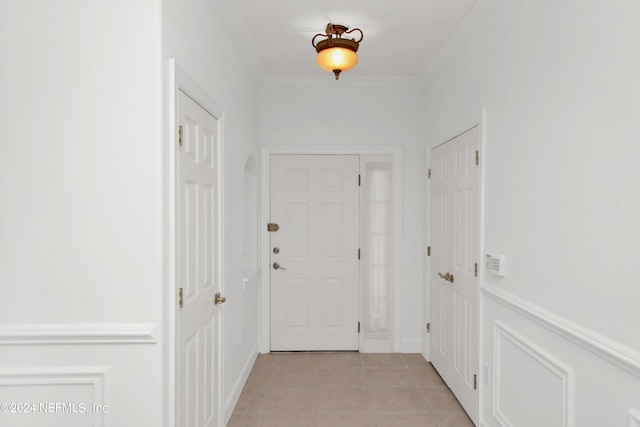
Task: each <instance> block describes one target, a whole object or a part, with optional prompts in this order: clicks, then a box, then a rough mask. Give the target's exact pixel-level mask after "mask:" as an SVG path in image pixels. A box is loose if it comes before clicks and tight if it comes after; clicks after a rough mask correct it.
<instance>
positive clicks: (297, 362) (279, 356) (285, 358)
mask: <svg viewBox="0 0 640 427" xmlns="http://www.w3.org/2000/svg"><path fill="white" fill-rule="evenodd" d="M269 355H270V356H271V357H272V358H273V360H274V365H273V367H274V369H295V368H317V367H318V362H319V361H320V358H319V357H318V355H317V354H316V353H269Z"/></svg>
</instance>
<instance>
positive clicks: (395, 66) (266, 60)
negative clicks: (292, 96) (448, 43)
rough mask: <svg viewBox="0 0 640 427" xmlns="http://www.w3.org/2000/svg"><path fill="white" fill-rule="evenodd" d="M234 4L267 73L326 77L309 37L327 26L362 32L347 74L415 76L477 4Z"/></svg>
mask: <svg viewBox="0 0 640 427" xmlns="http://www.w3.org/2000/svg"><path fill="white" fill-rule="evenodd" d="M233 1H234V3H235V5H236V8H237V10H238V12H239V14H240V17H241V19H242V20H243V21H244V24H245V26H246V28H247V31H248V32H249V36H250V38H251V40H252V43H253V45H254V46H255V49H256V50H257V52H258V55H259V56H260V59H261V61H262V65H263V66H264V69H265V72H266V74H267V75H320V74H323V73H325V74H327V75H328V73H327V72H326V71H322V70H321V69H320V68H319V67H318V66H317V65H316V61H315V55H316V52H315V49H314V48H313V46H312V45H311V39H312V38H313V36H314V35H315V34H318V33H324V29H325V27H326V25H327V23H329V22H331V23H336V24H343V25H346V26H348V27H349V28H354V27H358V28H360V29H361V30H362V31H363V33H364V39H363V40H362V42H361V43H360V48H359V49H358V56H359V62H358V65H357V66H356V68H354V69H353V70H350V71H348V73H349V74H352V75H354V76H355V75H357V76H390V75H402V76H416V75H418V74H420V73H421V72H422V71H423V70H424V68H425V66H426V65H427V64H428V62H429V60H430V59H431V58H432V57H433V55H435V53H436V52H437V50H438V48H439V47H440V46H441V45H442V44H443V43H444V42H445V40H446V39H447V38H448V37H449V35H450V34H451V33H452V32H453V30H454V29H455V28H456V26H457V25H458V24H459V23H460V21H461V20H462V18H464V16H465V15H466V14H467V12H469V10H470V9H471V8H472V7H473V5H474V4H475V3H476V1H477V0H233ZM354 36H357V34H354ZM356 38H357V37H356Z"/></svg>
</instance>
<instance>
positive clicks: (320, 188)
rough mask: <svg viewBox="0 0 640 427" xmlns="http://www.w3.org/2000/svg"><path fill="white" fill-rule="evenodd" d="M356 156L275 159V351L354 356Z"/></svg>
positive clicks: (272, 263) (272, 236)
mask: <svg viewBox="0 0 640 427" xmlns="http://www.w3.org/2000/svg"><path fill="white" fill-rule="evenodd" d="M359 165H360V160H359V156H357V155H272V156H271V221H270V222H271V223H273V224H277V226H278V229H277V231H272V232H271V233H269V234H270V243H271V260H270V266H271V349H272V350H274V351H284V350H289V351H291V350H357V349H358V318H359V305H358V295H359V275H358V257H359V254H358V240H359V238H358V233H359V216H360V215H359V176H358V175H359Z"/></svg>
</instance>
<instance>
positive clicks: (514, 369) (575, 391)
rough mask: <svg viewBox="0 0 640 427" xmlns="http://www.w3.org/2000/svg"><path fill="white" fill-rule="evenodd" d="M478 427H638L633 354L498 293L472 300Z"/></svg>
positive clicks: (490, 289) (639, 375) (486, 288)
mask: <svg viewBox="0 0 640 427" xmlns="http://www.w3.org/2000/svg"><path fill="white" fill-rule="evenodd" d="M480 308H481V310H480V321H481V325H480V345H481V360H480V366H481V367H482V369H481V370H480V371H481V372H480V381H479V384H480V405H481V409H480V425H481V426H483V427H540V426H545V427H552V426H558V427H602V426H607V427H617V426H619V427H640V413H639V412H638V410H637V408H638V404H639V402H640V353H639V352H637V351H635V350H634V349H631V348H628V347H625V346H623V345H622V344H620V343H617V342H614V341H612V340H610V339H609V338H607V337H604V336H601V335H598V334H596V333H595V332H594V331H591V330H587V329H586V328H584V327H582V326H581V325H577V324H575V323H572V322H571V321H569V320H567V319H564V318H562V317H560V316H558V315H556V314H555V313H550V312H548V311H546V310H545V309H543V308H541V307H539V306H536V305H534V304H531V303H529V302H528V301H525V300H523V299H521V298H518V297H517V296H515V295H512V294H510V293H508V292H505V291H504V290H503V289H501V288H499V287H497V286H493V285H487V284H483V285H481V293H480Z"/></svg>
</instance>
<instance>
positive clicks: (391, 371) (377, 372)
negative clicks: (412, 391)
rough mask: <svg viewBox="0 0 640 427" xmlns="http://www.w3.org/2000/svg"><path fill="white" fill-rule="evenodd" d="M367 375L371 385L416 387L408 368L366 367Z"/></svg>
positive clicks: (368, 382)
mask: <svg viewBox="0 0 640 427" xmlns="http://www.w3.org/2000/svg"><path fill="white" fill-rule="evenodd" d="M365 377H366V380H367V385H368V386H369V387H416V386H417V384H416V382H415V381H414V380H413V377H412V376H411V373H410V372H409V370H408V369H407V368H366V369H365Z"/></svg>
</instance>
